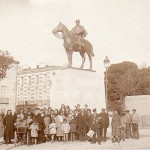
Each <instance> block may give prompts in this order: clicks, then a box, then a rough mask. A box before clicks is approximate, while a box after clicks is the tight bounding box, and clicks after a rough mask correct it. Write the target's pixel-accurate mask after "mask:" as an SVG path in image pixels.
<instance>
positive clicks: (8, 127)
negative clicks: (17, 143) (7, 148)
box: [3, 110, 14, 144]
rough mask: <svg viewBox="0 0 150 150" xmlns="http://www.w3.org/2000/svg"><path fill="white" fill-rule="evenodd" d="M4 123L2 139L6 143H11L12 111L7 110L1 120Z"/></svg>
mask: <svg viewBox="0 0 150 150" xmlns="http://www.w3.org/2000/svg"><path fill="white" fill-rule="evenodd" d="M3 125H4V129H5V130H4V140H5V142H6V144H7V143H8V142H9V143H11V139H13V138H14V117H13V116H12V111H11V110H8V111H7V115H6V116H5V117H4V120H3Z"/></svg>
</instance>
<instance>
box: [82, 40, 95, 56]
mask: <svg viewBox="0 0 150 150" xmlns="http://www.w3.org/2000/svg"><path fill="white" fill-rule="evenodd" d="M84 40H85V39H84ZM85 41H86V50H87V53H90V54H91V56H92V57H94V56H95V55H94V51H93V46H92V44H91V43H90V42H89V41H88V40H85Z"/></svg>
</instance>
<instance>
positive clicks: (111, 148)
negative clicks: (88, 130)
mask: <svg viewBox="0 0 150 150" xmlns="http://www.w3.org/2000/svg"><path fill="white" fill-rule="evenodd" d="M0 149H1V150H9V149H11V150H23V149H26V150H87V149H88V150H98V149H102V150H115V149H118V150H150V129H142V130H140V139H139V140H133V139H127V140H126V141H125V142H122V141H121V143H119V144H118V143H115V144H114V143H111V140H108V141H107V142H106V143H102V145H98V144H90V143H89V142H73V143H72V142H68V143H64V142H55V143H53V144H52V143H51V142H47V143H44V144H38V145H33V146H28V147H27V146H26V145H24V146H19V147H14V145H13V144H10V145H0Z"/></svg>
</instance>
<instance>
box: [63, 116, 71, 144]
mask: <svg viewBox="0 0 150 150" xmlns="http://www.w3.org/2000/svg"><path fill="white" fill-rule="evenodd" d="M61 129H62V131H63V133H64V141H68V134H69V131H70V125H69V124H68V123H67V120H66V119H64V120H63V124H62V126H61Z"/></svg>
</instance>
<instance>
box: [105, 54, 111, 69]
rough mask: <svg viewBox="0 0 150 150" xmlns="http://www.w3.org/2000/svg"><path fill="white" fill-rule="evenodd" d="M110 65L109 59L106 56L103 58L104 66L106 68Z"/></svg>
mask: <svg viewBox="0 0 150 150" xmlns="http://www.w3.org/2000/svg"><path fill="white" fill-rule="evenodd" d="M109 65H110V60H109V59H108V57H107V56H106V57H105V59H104V66H105V68H108V67H109Z"/></svg>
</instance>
